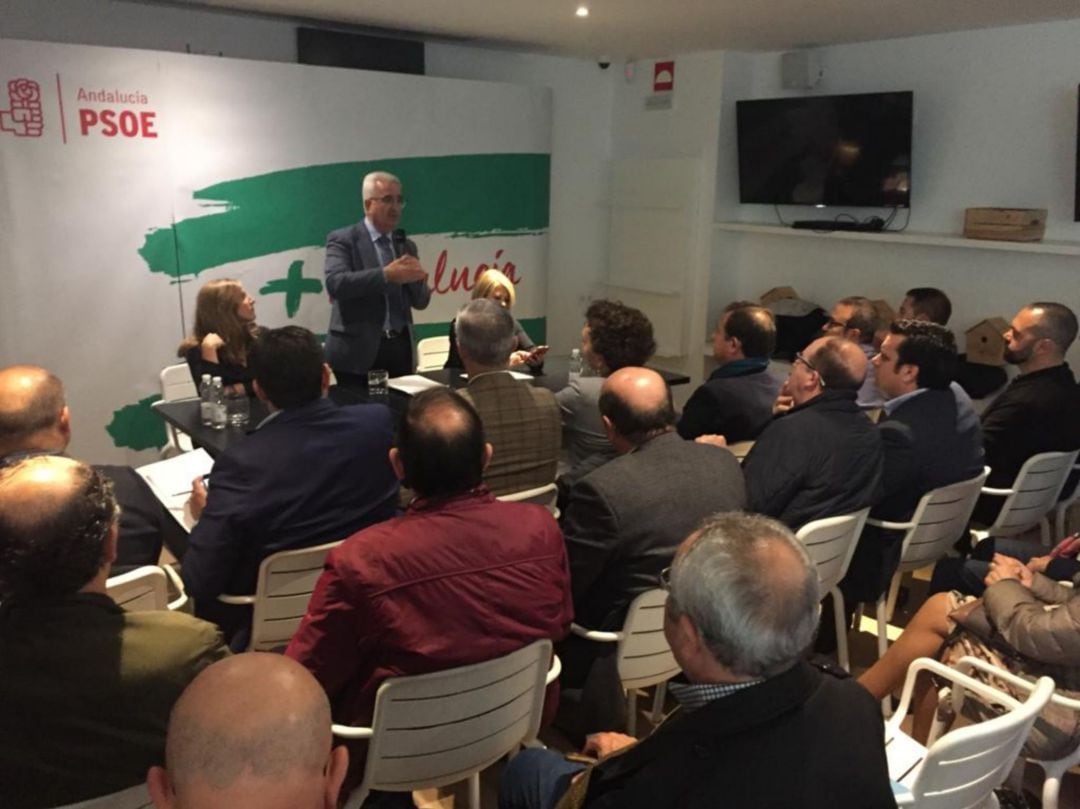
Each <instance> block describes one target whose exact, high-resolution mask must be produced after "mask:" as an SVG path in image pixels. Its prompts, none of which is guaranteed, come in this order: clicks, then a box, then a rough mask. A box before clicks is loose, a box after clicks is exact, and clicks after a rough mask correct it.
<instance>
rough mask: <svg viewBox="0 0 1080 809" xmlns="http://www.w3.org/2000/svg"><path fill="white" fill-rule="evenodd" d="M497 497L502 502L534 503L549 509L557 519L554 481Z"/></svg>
mask: <svg viewBox="0 0 1080 809" xmlns="http://www.w3.org/2000/svg"><path fill="white" fill-rule="evenodd" d="M497 499H499V500H502V501H503V502H504V503H536V504H537V505H539V506H543V507H544V508H546V509H547V510H548V511H550V512H551V516H553V517H554V518H555V519H559V508H558V506H556V505H555V503H556V502H557V501H558V499H559V487H558V486H556V485H555V484H554V483H548V484H547V485H546V486H537V487H536V488H535V489H522V490H521V491H520V492H510V494H502V495H499V497H498V498H497Z"/></svg>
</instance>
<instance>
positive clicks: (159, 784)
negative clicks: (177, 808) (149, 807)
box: [146, 766, 176, 809]
mask: <svg viewBox="0 0 1080 809" xmlns="http://www.w3.org/2000/svg"><path fill="white" fill-rule="evenodd" d="M146 789H147V791H148V792H149V793H150V800H152V801H153V802H154V806H155V807H156V809H172V807H173V804H174V802H175V800H176V795H175V794H174V793H173V788H172V784H171V783H170V782H169V774H168V773H167V772H165V768H164V767H158V766H154V767H151V768H150V770H149V772H147V773H146Z"/></svg>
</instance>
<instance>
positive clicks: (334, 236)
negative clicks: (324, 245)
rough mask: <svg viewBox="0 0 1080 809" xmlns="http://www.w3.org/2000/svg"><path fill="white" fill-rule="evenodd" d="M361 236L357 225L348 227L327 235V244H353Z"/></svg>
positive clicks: (332, 231)
mask: <svg viewBox="0 0 1080 809" xmlns="http://www.w3.org/2000/svg"><path fill="white" fill-rule="evenodd" d="M359 236H360V234H359V232H358V231H357V226H356V225H346V226H345V227H343V228H338V229H337V230H331V231H330V232H329V233H327V234H326V241H327V242H351V241H353V239H356V238H358V237H359Z"/></svg>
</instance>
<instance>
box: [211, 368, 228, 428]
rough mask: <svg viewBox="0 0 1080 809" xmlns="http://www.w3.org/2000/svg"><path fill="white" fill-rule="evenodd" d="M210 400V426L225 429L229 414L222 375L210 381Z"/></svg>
mask: <svg viewBox="0 0 1080 809" xmlns="http://www.w3.org/2000/svg"><path fill="white" fill-rule="evenodd" d="M210 401H211V403H212V404H211V406H210V426H211V427H213V428H214V429H215V430H224V429H225V424H226V422H227V420H228V414H227V413H226V411H225V386H224V385H223V384H222V383H221V377H220V376H215V377H214V378H213V380H212V381H211V383H210Z"/></svg>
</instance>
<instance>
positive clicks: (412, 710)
mask: <svg viewBox="0 0 1080 809" xmlns="http://www.w3.org/2000/svg"><path fill="white" fill-rule="evenodd" d="M550 661H551V641H550V640H539V641H536V642H535V643H532V644H530V645H528V646H526V647H525V648H523V649H518V650H517V651H516V652H513V653H511V654H508V655H505V656H504V657H498V658H496V659H494V660H488V661H487V662H485V663H477V664H474V665H471V666H463V667H461V668H456V669H450V670H448V671H438V672H434V673H432V674H421V675H418V676H415V677H394V678H391V679H389V680H386V681H385V682H384V683H383V684H382V685H381V686H379V691H378V693H377V695H376V697H375V716H374V720H373V722H372V731H373V735H372V739H371V744H370V746H369V747H368V753H367V762H366V765H365V768H364V782H363V784H362V786H361V788H360V790H359V793H360V794H364V793H365V791H366V790H368V789H380V790H388V791H392V792H402V791H407V790H413V789H426V788H430V787H438V786H443V785H445V784H452V783H455V782H457V781H461V780H463V779H465V778H467V777H468V776H470V775H471V774H472V773H475V772H479V771H480V770H483V769H485V768H486V767H489V766H490V765H492V764H494V763H495V762H496V761H498V760H499V759H500V758H501V757H502V756H503V755H504V754H506V753H508V752H510V751H511V750H514V749H515V748H517V746H518V745H519V744H520V743H522V742H524V741H528V740H530V739H533V738H535V736H536V733H537V731H538V730H539V727H540V714H541V712H542V710H543V706H544V691H545V684H544V683H545V680H546V677H547V671H548V665H549V664H550Z"/></svg>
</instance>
